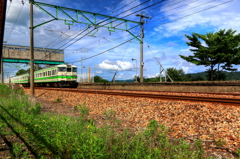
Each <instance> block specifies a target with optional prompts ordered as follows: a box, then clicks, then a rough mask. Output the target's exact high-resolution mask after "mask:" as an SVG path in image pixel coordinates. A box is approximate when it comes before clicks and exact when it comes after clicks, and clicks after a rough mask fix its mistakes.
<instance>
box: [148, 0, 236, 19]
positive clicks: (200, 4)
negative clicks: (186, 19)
mask: <svg viewBox="0 0 240 159" xmlns="http://www.w3.org/2000/svg"><path fill="white" fill-rule="evenodd" d="M214 1H216V0H212V1H209V2H207V3H203V4H200V5H197V6H194V7H192V8H188V9H185V10H182V11H180V12H176V13H173V14H170V15H167V16H166V17H170V16H172V15H176V14H178V13H182V12H185V11H188V10H191V9H194V8H197V7H200V6H204V5H206V4H209V3H212V2H214ZM231 1H232V0H231ZM159 19H162V18H159ZM159 19H155V20H153V21H150V22H154V21H157V20H159Z"/></svg>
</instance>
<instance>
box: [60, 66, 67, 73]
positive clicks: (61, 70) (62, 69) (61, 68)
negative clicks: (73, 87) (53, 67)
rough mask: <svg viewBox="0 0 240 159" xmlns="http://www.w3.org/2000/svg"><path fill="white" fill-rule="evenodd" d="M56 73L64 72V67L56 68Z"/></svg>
mask: <svg viewBox="0 0 240 159" xmlns="http://www.w3.org/2000/svg"><path fill="white" fill-rule="evenodd" d="M58 72H66V67H58Z"/></svg>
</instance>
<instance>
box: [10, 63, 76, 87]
mask: <svg viewBox="0 0 240 159" xmlns="http://www.w3.org/2000/svg"><path fill="white" fill-rule="evenodd" d="M9 80H10V82H11V83H15V84H22V85H23V86H26V87H28V86H30V77H29V73H27V74H23V75H19V76H15V77H12V78H10V79H9ZM34 85H35V86H54V87H62V86H70V87H76V86H77V67H76V66H74V65H68V64H62V65H56V66H52V67H48V68H43V69H41V70H38V71H35V72H34Z"/></svg>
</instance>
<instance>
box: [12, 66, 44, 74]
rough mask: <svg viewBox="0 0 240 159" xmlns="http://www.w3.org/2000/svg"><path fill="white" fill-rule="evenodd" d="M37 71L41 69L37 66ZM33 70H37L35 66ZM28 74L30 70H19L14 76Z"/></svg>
mask: <svg viewBox="0 0 240 159" xmlns="http://www.w3.org/2000/svg"><path fill="white" fill-rule="evenodd" d="M39 69H42V67H40V66H39ZM34 70H37V68H36V66H34ZM29 72H30V68H28V69H27V70H24V69H20V70H18V71H17V73H16V76H18V75H22V74H25V73H29Z"/></svg>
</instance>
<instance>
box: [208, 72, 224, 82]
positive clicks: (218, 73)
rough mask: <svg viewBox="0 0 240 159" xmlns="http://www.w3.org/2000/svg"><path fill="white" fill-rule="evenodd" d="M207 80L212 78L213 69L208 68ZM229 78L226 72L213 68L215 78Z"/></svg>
mask: <svg viewBox="0 0 240 159" xmlns="http://www.w3.org/2000/svg"><path fill="white" fill-rule="evenodd" d="M205 72H206V73H207V74H206V77H207V80H208V81H210V80H211V70H210V69H207V71H205ZM226 79H227V76H226V74H225V73H224V72H223V71H221V72H217V69H214V70H213V80H221V81H225V80H226Z"/></svg>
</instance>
